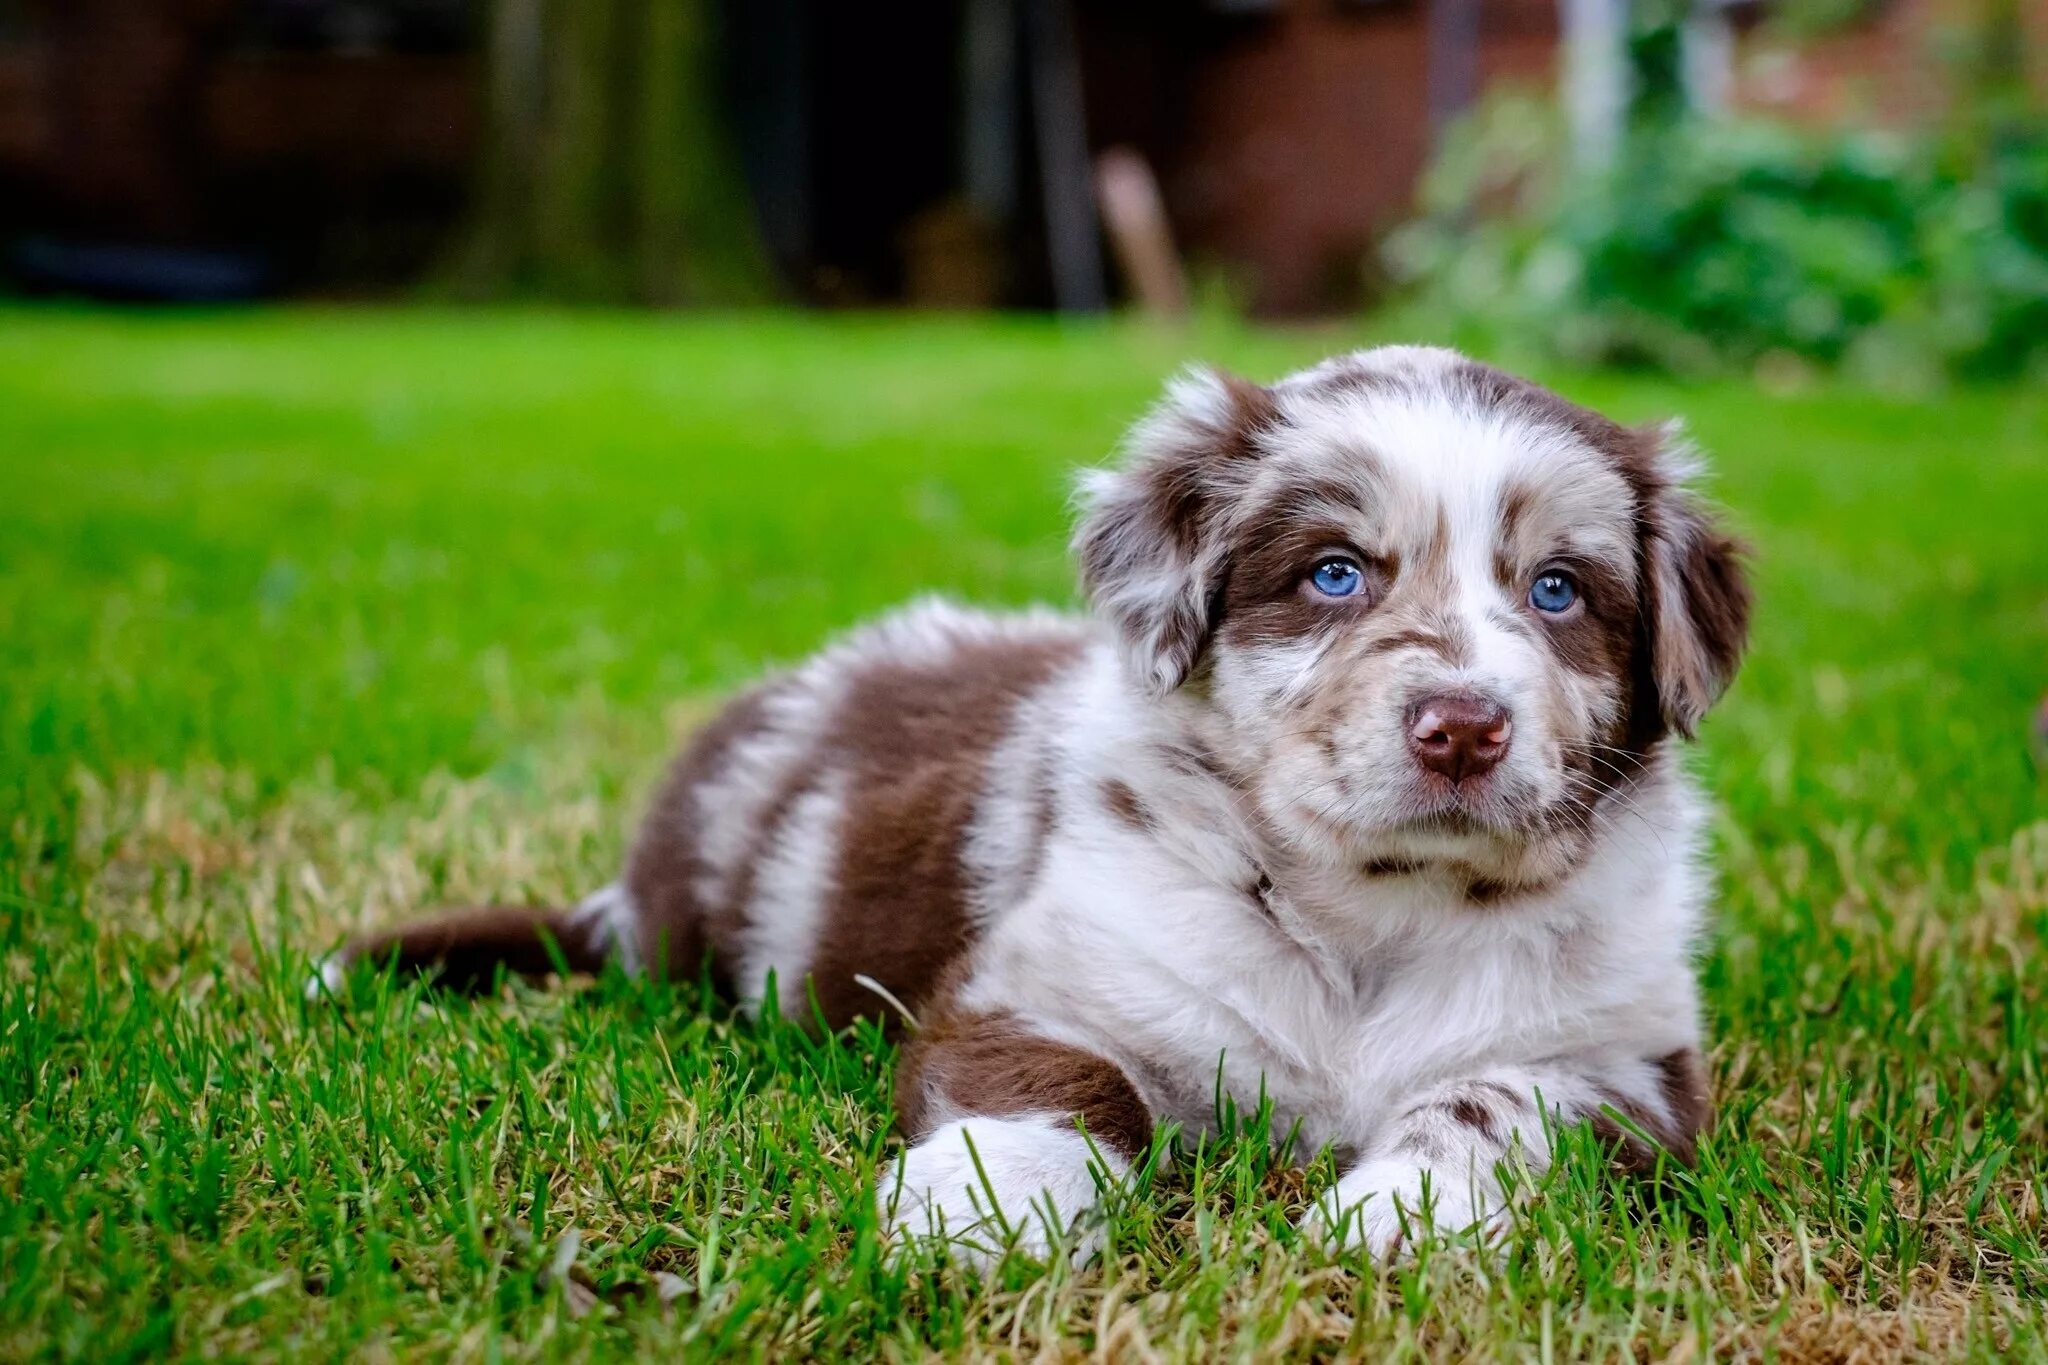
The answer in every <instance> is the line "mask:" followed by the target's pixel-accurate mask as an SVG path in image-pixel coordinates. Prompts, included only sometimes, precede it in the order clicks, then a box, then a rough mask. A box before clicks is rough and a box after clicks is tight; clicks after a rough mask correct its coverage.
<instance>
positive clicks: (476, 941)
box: [306, 887, 633, 997]
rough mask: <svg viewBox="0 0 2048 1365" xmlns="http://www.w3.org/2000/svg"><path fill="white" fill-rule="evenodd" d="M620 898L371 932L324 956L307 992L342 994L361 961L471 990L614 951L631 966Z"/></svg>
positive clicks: (469, 914)
mask: <svg viewBox="0 0 2048 1365" xmlns="http://www.w3.org/2000/svg"><path fill="white" fill-rule="evenodd" d="M622 899H623V898H622V897H619V896H618V895H617V892H616V888H612V887H607V888H605V890H603V891H600V892H598V893H597V894H596V895H593V896H591V897H590V898H588V899H587V900H585V901H584V902H583V903H582V904H581V905H579V906H577V907H576V908H575V909H573V910H559V909H530V908H524V907H515V906H488V907H485V908H482V909H476V910H458V911H453V912H450V913H448V914H445V915H439V916H436V917H435V918H433V919H426V920H420V921H417V922H415V923H412V924H408V925H404V926H401V927H400V928H397V929H391V930H386V931H384V932H382V933H376V934H367V935H365V936H363V937H362V938H358V939H355V940H353V941H351V942H350V943H349V944H348V945H347V946H346V947H344V948H342V949H341V951H339V952H337V953H335V954H333V955H332V956H330V957H328V958H327V959H326V960H325V961H323V962H322V963H321V964H320V970H319V972H318V974H317V975H315V976H314V978H313V979H312V980H311V981H309V982H307V983H306V994H307V995H308V996H310V997H318V996H320V995H322V994H324V993H328V992H337V993H338V992H339V991H340V989H341V987H342V985H343V983H344V982H346V981H347V979H348V975H349V972H350V970H351V969H352V968H354V967H356V966H357V965H358V964H362V965H363V966H365V967H366V968H373V969H376V970H379V971H381V970H384V969H385V968H387V967H390V966H392V965H393V964H394V963H396V965H397V969H398V970H399V971H400V972H405V973H411V974H414V975H417V976H423V977H428V978H430V979H431V980H433V982H434V983H435V984H436V985H438V986H442V987H444V988H446V989H449V990H454V991H462V992H465V993H470V994H474V993H476V992H478V991H484V990H489V989H490V988H491V986H492V985H493V984H495V983H496V982H497V981H498V980H499V979H500V978H501V977H507V976H525V977H543V976H546V975H548V973H550V972H560V971H570V972H599V971H603V970H604V965H605V963H606V962H608V961H610V960H611V959H612V958H614V957H617V958H620V959H621V960H622V961H624V962H625V964H626V965H627V966H631V965H633V955H632V953H631V951H630V946H629V945H628V944H625V943H622V942H621V941H620V938H621V930H622V929H624V928H626V926H622V925H621V924H620V923H619V915H618V907H617V905H616V904H615V902H618V901H621V900H622Z"/></svg>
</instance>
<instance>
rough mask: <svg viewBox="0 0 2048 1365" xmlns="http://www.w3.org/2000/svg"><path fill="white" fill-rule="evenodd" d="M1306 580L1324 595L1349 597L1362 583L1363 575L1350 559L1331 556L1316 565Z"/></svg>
mask: <svg viewBox="0 0 2048 1365" xmlns="http://www.w3.org/2000/svg"><path fill="white" fill-rule="evenodd" d="M1308 581H1309V582H1310V583H1312V584H1314V585H1315V590H1316V591H1317V592H1319V593H1321V594H1322V595H1323V596H1325V597H1349V596H1351V595H1352V594H1353V593H1355V592H1357V591H1358V589H1359V587H1360V586H1361V585H1363V584H1364V582H1365V575H1364V574H1363V573H1361V572H1360V571H1359V568H1358V565H1357V564H1355V563H1354V562H1352V561H1351V560H1348V559H1341V558H1335V557H1333V558H1330V559H1326V560H1324V561H1323V562H1322V563H1320V564H1318V565H1316V567H1315V572H1313V573H1311V574H1310V575H1309V576H1308Z"/></svg>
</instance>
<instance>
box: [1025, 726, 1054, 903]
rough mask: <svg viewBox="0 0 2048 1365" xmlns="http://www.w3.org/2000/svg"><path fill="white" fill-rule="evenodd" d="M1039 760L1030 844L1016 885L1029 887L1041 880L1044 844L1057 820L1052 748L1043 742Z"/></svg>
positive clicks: (1033, 784) (1035, 780)
mask: <svg viewBox="0 0 2048 1365" xmlns="http://www.w3.org/2000/svg"><path fill="white" fill-rule="evenodd" d="M1036 761H1037V770H1036V772H1035V773H1034V775H1033V781H1032V784H1031V848H1030V851H1029V852H1027V853H1026V854H1025V855H1024V862H1023V864H1022V866H1021V867H1020V868H1019V869H1018V874H1017V885H1018V886H1019V887H1020V888H1023V889H1026V890H1028V889H1029V888H1030V887H1031V886H1033V885H1034V884H1035V883H1036V882H1037V881H1038V873H1039V870H1040V869H1041V868H1043V867H1044V866H1045V848H1046V845H1047V844H1048V843H1050V842H1051V841H1052V831H1053V826H1054V824H1055V823H1056V820H1057V813H1056V811H1055V801H1054V793H1053V784H1052V771H1051V768H1052V754H1051V751H1050V750H1048V749H1046V748H1044V747H1043V746H1041V747H1040V749H1039V751H1038V754H1037V760H1036Z"/></svg>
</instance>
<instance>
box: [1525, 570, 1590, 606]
mask: <svg viewBox="0 0 2048 1365" xmlns="http://www.w3.org/2000/svg"><path fill="white" fill-rule="evenodd" d="M1578 600H1579V585H1578V584H1576V583H1574V582H1572V581H1571V579H1569V578H1567V577H1566V576H1565V575H1563V574H1561V573H1547V574H1544V575H1543V576H1542V577H1541V578H1539V579H1537V580H1536V581H1535V582H1534V583H1531V584H1530V585H1529V605H1530V606H1532V607H1534V608H1536V610H1538V611H1547V612H1553V613H1555V612H1560V611H1567V610H1569V609H1570V608H1571V605H1572V603H1574V602H1576V601H1578Z"/></svg>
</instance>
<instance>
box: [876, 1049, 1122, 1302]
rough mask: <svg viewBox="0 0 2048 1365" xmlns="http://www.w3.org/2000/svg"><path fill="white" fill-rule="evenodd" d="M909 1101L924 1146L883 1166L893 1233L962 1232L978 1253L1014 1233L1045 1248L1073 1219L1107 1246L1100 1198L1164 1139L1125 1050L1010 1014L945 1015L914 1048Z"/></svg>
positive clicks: (907, 1067) (1090, 1249)
mask: <svg viewBox="0 0 2048 1365" xmlns="http://www.w3.org/2000/svg"><path fill="white" fill-rule="evenodd" d="M896 1107H897V1112H898V1114H899V1116H900V1118H901V1120H902V1126H903V1131H904V1133H905V1134H906V1135H907V1136H908V1137H909V1138H910V1139H911V1145H910V1147H909V1148H908V1150H906V1151H905V1152H904V1154H903V1156H902V1158H901V1160H900V1161H899V1162H897V1163H895V1164H893V1165H892V1166H889V1167H886V1168H884V1169H883V1171H882V1172H881V1176H880V1180H879V1182H878V1189H877V1200H878V1202H879V1204H880V1206H881V1212H882V1221H883V1224H884V1226H885V1228H887V1229H888V1230H889V1231H890V1232H891V1233H892V1234H896V1235H900V1236H910V1237H939V1238H943V1239H945V1240H947V1241H950V1242H953V1243H955V1244H956V1245H957V1247H958V1248H960V1249H961V1250H962V1251H964V1252H965V1254H966V1255H967V1257H968V1258H969V1259H970V1260H971V1261H972V1262H974V1263H975V1264H978V1265H984V1266H985V1265H989V1264H993V1263H994V1261H996V1260H997V1259H999V1258H1000V1256H1001V1254H1002V1250H1003V1244H1004V1240H1005V1238H1006V1236H1008V1235H1009V1234H1012V1233H1014V1234H1015V1236H1016V1237H1017V1239H1018V1242H1019V1244H1020V1245H1022V1246H1023V1247H1025V1248H1026V1249H1028V1250H1030V1251H1031V1252H1033V1253H1034V1254H1039V1255H1042V1254H1044V1253H1045V1252H1047V1251H1048V1250H1050V1249H1051V1248H1052V1246H1053V1245H1054V1244H1055V1243H1056V1242H1058V1241H1059V1240H1060V1239H1061V1238H1063V1237H1065V1236H1066V1235H1067V1234H1068V1233H1069V1232H1071V1231H1074V1230H1075V1229H1077V1228H1078V1229H1079V1235H1078V1237H1076V1239H1075V1243H1074V1255H1075V1258H1076V1259H1077V1260H1085V1259H1087V1257H1089V1256H1092V1255H1093V1254H1094V1253H1095V1251H1096V1250H1098V1249H1099V1248H1100V1246H1101V1241H1102V1236H1101V1229H1100V1228H1099V1227H1098V1226H1095V1225H1094V1221H1095V1220H1094V1217H1093V1215H1094V1209H1095V1204H1096V1202H1097V1199H1098V1197H1099V1195H1100V1192H1101V1188H1102V1185H1103V1184H1104V1183H1105V1182H1107V1181H1111V1180H1115V1179H1118V1178H1121V1177H1122V1176H1123V1175H1124V1173H1125V1172H1126V1171H1128V1170H1129V1169H1130V1167H1131V1163H1132V1162H1134V1161H1136V1160H1138V1159H1139V1158H1140V1157H1141V1156H1142V1155H1143V1154H1144V1152H1145V1150H1146V1148H1147V1147H1148V1146H1149V1145H1150V1143H1151V1137H1152V1115H1151V1112H1150V1111H1149V1110H1147V1109H1146V1107H1145V1103H1144V1101H1143V1100H1141V1099H1140V1098H1139V1097H1138V1092H1137V1090H1136V1089H1135V1088H1134V1087H1133V1086H1132V1085H1131V1082H1130V1079H1129V1078H1128V1077H1126V1076H1125V1075H1124V1073H1123V1072H1122V1071H1121V1070H1119V1069H1118V1068H1117V1067H1116V1066H1115V1065H1114V1064H1113V1063H1111V1062H1109V1061H1107V1060H1106V1059H1104V1058H1102V1057H1099V1056H1097V1055H1095V1054H1094V1053H1091V1052H1087V1051H1084V1050H1083V1049H1080V1048H1076V1047H1069V1046H1067V1045H1066V1044H1064V1043H1056V1042H1053V1041H1051V1040H1050V1039H1047V1038H1044V1037H1041V1036H1039V1035H1037V1034H1034V1033H1033V1032H1031V1031H1030V1029H1029V1027H1028V1026H1027V1025H1024V1024H1023V1023H1021V1022H1020V1021H1018V1020H1017V1019H1015V1018H1012V1017H1010V1016H1007V1015H991V1014H970V1015H941V1016H940V1017H938V1018H936V1019H934V1020H933V1021H932V1022H931V1023H930V1024H929V1025H928V1026H927V1027H926V1028H925V1029H924V1031H923V1032H921V1033H919V1034H918V1035H917V1036H916V1038H914V1039H913V1040H912V1041H911V1042H910V1043H909V1044H908V1046H907V1047H906V1048H905V1050H904V1054H903V1062H902V1066H901V1067H900V1068H899V1070H898V1072H897V1079H896Z"/></svg>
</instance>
